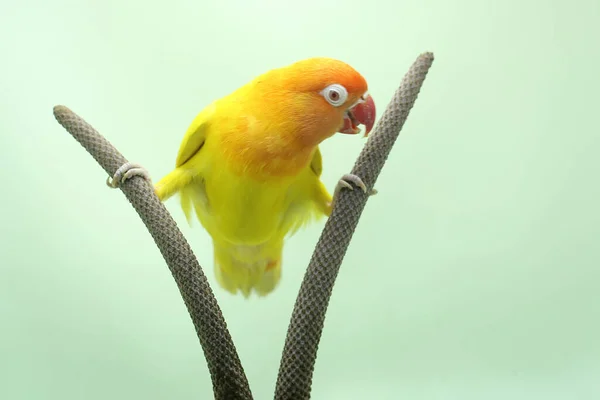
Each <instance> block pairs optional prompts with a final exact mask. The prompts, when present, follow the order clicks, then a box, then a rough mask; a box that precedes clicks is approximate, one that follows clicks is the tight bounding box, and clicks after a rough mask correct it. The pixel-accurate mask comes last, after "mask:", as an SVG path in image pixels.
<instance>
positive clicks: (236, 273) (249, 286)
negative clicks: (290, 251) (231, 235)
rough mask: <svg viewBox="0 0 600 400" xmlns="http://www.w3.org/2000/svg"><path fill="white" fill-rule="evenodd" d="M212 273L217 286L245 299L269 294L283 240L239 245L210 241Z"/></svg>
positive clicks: (274, 283)
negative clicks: (213, 271)
mask: <svg viewBox="0 0 600 400" xmlns="http://www.w3.org/2000/svg"><path fill="white" fill-rule="evenodd" d="M213 244H214V252H215V276H216V278H217V281H218V282H219V285H221V287H223V288H224V289H225V290H227V291H229V292H231V293H233V294H236V293H237V292H238V291H240V292H242V294H243V295H244V297H246V298H248V297H249V296H250V294H251V293H252V291H255V292H256V293H257V294H258V295H259V296H266V295H267V294H269V293H271V292H272V291H273V289H275V287H276V286H277V284H278V283H279V280H280V279H281V256H282V252H283V240H276V241H273V242H268V243H265V244H261V245H256V246H240V245H235V244H230V243H226V242H221V241H217V240H214V241H213Z"/></svg>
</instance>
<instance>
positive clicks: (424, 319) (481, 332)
mask: <svg viewBox="0 0 600 400" xmlns="http://www.w3.org/2000/svg"><path fill="white" fill-rule="evenodd" d="M599 43H600V2H598V1H594V0H579V1H570V2H567V1H550V2H548V1H516V0H513V1H501V2H495V1H494V2H491V1H488V2H481V1H475V0H473V1H453V2H448V1H442V0H423V1H415V0H413V1H408V2H406V1H404V2H400V1H391V0H390V1H378V0H372V1H368V2H366V1H345V2H338V1H334V0H307V1H303V2H299V3H292V2H277V1H242V0H238V1H220V2H217V1H214V2H212V3H208V2H203V1H191V0H171V1H168V2H156V3H154V2H148V1H139V0H136V1H124V2H120V1H115V0H113V1H95V2H92V1H83V2H80V1H74V0H72V1H66V0H57V1H52V2H50V1H43V0H37V1H34V0H26V1H22V2H8V1H7V0H4V1H3V2H2V4H1V5H0V72H1V74H0V107H1V108H0V110H1V111H0V152H1V153H0V162H1V163H2V168H1V169H0V182H1V183H2V186H1V188H2V199H1V200H0V202H1V203H0V210H1V212H2V223H1V225H0V233H1V235H2V236H1V237H2V246H1V247H0V324H1V325H0V398H1V399H6V400H12V399H106V398H111V399H193V398H196V399H208V398H211V397H212V388H211V383H210V379H209V375H208V370H207V367H206V363H205V359H204V356H203V353H202V351H201V348H200V346H199V344H198V340H197V338H196V336H195V332H194V329H193V327H192V324H191V321H190V318H189V316H188V314H187V311H186V309H185V307H184V305H183V302H182V300H181V298H180V295H179V292H178V289H177V287H176V285H175V283H174V281H173V278H172V277H171V275H170V272H169V270H168V268H167V267H166V265H165V263H164V261H163V259H162V258H161V256H160V253H159V252H158V250H157V248H156V247H155V245H154V243H153V241H152V239H151V237H150V235H149V234H148V233H147V231H146V229H145V227H144V225H143V224H142V222H141V221H140V219H139V218H138V216H137V214H136V213H135V211H134V210H133V209H132V208H131V206H130V205H129V203H128V202H127V201H126V199H125V198H124V196H123V195H122V194H121V193H120V191H118V190H109V189H108V188H107V187H106V185H105V184H104V180H105V178H106V175H105V173H104V172H103V170H102V169H101V168H100V167H99V166H98V165H97V164H96V162H95V161H94V160H93V159H92V158H91V157H90V156H89V155H88V154H87V153H86V152H85V151H84V150H83V149H82V148H81V147H80V146H79V144H77V142H75V141H74V140H73V138H71V137H70V136H69V135H68V133H66V132H65V131H64V130H63V128H62V127H60V126H59V125H58V124H57V123H56V121H55V120H54V118H53V116H52V107H53V106H54V105H56V104H64V105H66V106H68V107H70V108H71V109H73V110H74V111H75V112H76V113H78V114H79V115H81V116H82V117H83V118H85V119H86V120H87V121H88V122H90V123H91V124H92V125H94V126H95V127H96V128H97V129H98V130H99V131H100V132H102V133H103V134H104V135H105V136H106V137H107V138H108V139H109V140H110V141H111V142H112V143H113V144H115V146H116V147H117V148H118V149H119V150H120V151H121V152H122V153H123V154H124V155H125V156H126V157H127V158H128V159H130V160H132V161H136V162H140V163H142V164H143V165H144V166H145V167H147V168H148V170H149V171H150V172H151V174H152V176H153V178H154V179H155V180H157V179H159V178H160V177H162V176H163V175H164V174H166V173H167V172H168V171H169V170H170V168H171V167H172V165H173V162H174V158H175V155H176V152H177V149H178V146H179V142H180V139H181V137H182V135H183V133H184V131H185V130H186V128H187V126H188V124H189V123H190V122H191V120H192V118H193V117H194V116H195V114H196V113H197V112H198V111H200V110H201V109H202V108H203V107H204V106H206V105H207V104H208V103H209V102H210V101H212V100H213V99H215V98H218V97H221V96H223V95H225V94H227V93H229V92H230V91H232V90H233V89H235V88H237V87H238V86H240V85H242V84H244V83H245V82H247V81H248V80H249V79H251V78H253V77H254V76H256V75H257V74H260V73H262V72H264V71H266V70H268V69H271V68H275V67H279V66H283V65H286V64H288V63H291V62H293V61H296V60H299V59H302V58H306V57H311V56H330V57H335V58H339V59H342V60H344V61H346V62H348V63H350V64H351V65H353V66H354V67H355V68H356V69H358V70H359V71H360V72H361V73H362V74H363V75H364V76H365V77H366V78H367V79H368V81H369V86H370V93H371V94H372V95H373V97H374V99H375V101H376V102H377V104H378V107H379V115H381V112H382V111H383V109H384V108H385V105H386V103H387V102H388V101H389V100H390V98H391V96H392V94H393V92H394V90H395V89H396V88H397V86H398V84H399V83H400V81H401V79H402V77H403V75H404V73H405V72H406V71H407V70H408V68H409V66H410V64H411V63H412V62H413V61H414V60H415V58H416V57H417V56H418V55H419V54H420V53H422V52H424V51H433V52H434V53H435V57H436V60H435V62H434V64H433V67H432V69H431V70H430V73H429V76H428V77H427V80H426V81H425V84H424V86H423V90H422V91H421V94H420V97H419V99H418V100H417V102H416V105H415V108H414V109H413V111H412V112H411V114H410V116H409V118H408V122H407V123H406V125H405V127H404V130H403V132H402V135H401V137H400V139H399V140H398V142H397V143H396V146H395V148H394V149H393V151H392V154H391V155H390V158H389V161H388V162H387V164H386V166H385V168H384V170H383V172H382V174H381V175H380V178H379V180H378V181H377V184H376V187H377V188H378V189H379V191H380V193H379V194H378V195H377V196H376V197H374V198H372V199H370V201H369V202H368V204H367V207H366V209H365V212H364V214H363V217H362V219H361V221H360V224H359V227H358V229H357V232H356V234H355V236H354V239H353V241H352V243H351V246H350V249H349V251H348V253H347V255H346V258H345V261H344V264H343V266H342V269H341V273H340V275H339V277H338V281H337V283H336V286H335V290H334V293H333V298H332V300H331V304H330V307H329V312H328V315H327V319H326V325H325V330H324V334H323V339H322V341H321V345H320V351H319V356H318V359H317V364H316V370H315V376H314V385H313V398H314V399H423V400H433V399H444V400H446V399H461V400H464V399H486V400H487V399H490V400H491V399H544V400H553V399H565V400H566V399H569V400H571V399H596V398H600V378H599V377H600V306H599V305H598V303H599V298H600V294H598V293H599V290H598V288H599V285H600V262H599V261H600V248H599V247H598V237H599V235H598V234H599V233H600V228H599V226H600V211H599V210H598V208H599V204H600V189H599V183H598V182H599V179H598V173H599V172H600V160H599V159H598V149H599V145H600V139H599V133H600V129H599V128H600V124H599V123H598V115H599V114H598V108H599V105H600V100H599V97H598V96H599V95H598V93H600V78H599V71H600V45H599ZM363 145H364V140H362V139H360V138H358V137H348V136H344V135H339V136H336V137H334V138H332V139H331V140H329V141H327V142H326V143H325V144H324V145H323V146H322V150H323V154H324V163H325V165H324V168H325V170H324V178H323V179H324V181H325V183H326V185H327V186H328V187H329V188H330V189H333V187H334V186H335V183H336V181H337V179H338V178H339V177H340V176H341V175H342V174H344V173H346V172H349V171H350V168H351V167H352V165H353V163H354V160H355V158H356V156H357V155H358V154H359V152H360V150H361V148H362V146H363ZM167 207H168V209H169V210H170V211H171V212H172V214H173V215H174V217H175V218H176V220H177V222H178V224H179V225H180V227H181V229H182V231H183V232H184V234H185V235H186V237H187V238H188V240H189V241H190V243H191V244H192V247H193V249H194V251H195V252H196V254H197V256H198V258H199V259H200V261H201V263H202V265H203V266H204V271H205V272H206V273H207V276H208V279H209V281H210V283H211V285H212V287H213V289H214V290H215V294H216V296H217V298H218V300H219V303H220V305H221V307H222V309H223V312H224V315H225V317H226V320H227V322H228V325H229V328H230V330H231V334H232V336H233V339H234V341H235V343H236V346H237V348H238V351H239V353H240V357H241V359H242V362H243V364H244V367H245V369H246V372H247V374H248V379H249V381H250V384H251V387H252V390H253V393H254V395H255V397H256V398H257V399H267V398H272V396H273V390H274V386H275V377H276V374H277V370H278V365H279V360H280V355H281V350H282V347H283V343H284V339H285V332H286V328H287V325H288V322H289V318H290V314H291V310H292V306H293V303H294V300H295V297H296V295H297V292H298V288H299V286H300V282H301V279H302V276H303V273H304V269H305V267H306V265H307V264H308V261H309V259H310V255H311V252H312V250H313V247H314V245H315V244H316V242H317V240H318V237H319V234H320V230H321V229H322V227H323V224H324V221H322V222H321V223H318V224H315V225H313V226H311V227H310V228H308V229H306V230H303V231H301V232H300V233H298V234H297V235H296V236H295V237H293V238H292V239H291V240H289V241H288V244H287V247H286V250H285V255H284V257H285V261H284V268H283V279H282V282H281V285H280V286H279V287H278V289H277V290H276V291H275V292H274V293H273V294H272V295H271V296H269V297H268V298H265V299H257V298H252V299H250V300H249V301H246V300H244V299H243V298H242V297H234V296H231V295H229V294H228V293H226V292H224V291H223V290H222V289H220V288H219V287H218V286H217V285H216V282H215V279H214V275H213V271H212V248H211V245H210V241H209V237H208V235H207V234H206V233H205V232H204V230H203V229H202V228H201V227H200V225H199V223H197V222H195V223H194V224H193V226H192V227H190V226H188V225H187V223H186V221H185V218H184V216H183V213H182V212H181V209H180V208H179V204H178V201H177V200H176V199H174V200H171V201H169V202H168V203H167Z"/></svg>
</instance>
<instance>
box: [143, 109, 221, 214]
mask: <svg viewBox="0 0 600 400" xmlns="http://www.w3.org/2000/svg"><path fill="white" fill-rule="evenodd" d="M213 112H214V106H209V107H207V108H205V109H204V110H203V111H201V112H200V113H199V114H198V115H197V116H196V118H194V120H193V121H192V123H191V124H190V126H189V127H188V129H187V131H186V133H185V135H184V137H183V139H182V141H181V145H180V146H179V152H178V153H177V158H176V160H175V168H174V169H173V171H171V172H170V173H169V174H168V175H166V176H165V177H164V178H162V179H161V180H160V181H159V182H158V183H157V184H156V185H155V186H154V191H155V193H156V195H157V196H158V198H159V199H160V201H163V202H164V201H166V200H167V199H168V198H169V197H171V196H172V195H174V194H175V193H177V192H179V191H181V190H183V189H184V188H185V187H186V186H187V185H189V184H190V183H191V181H192V180H193V179H194V178H195V177H197V176H198V175H199V174H201V171H202V164H203V162H202V161H203V160H202V159H203V157H202V153H203V150H204V143H205V142H206V138H207V134H208V128H209V126H210V119H211V116H212V114H213Z"/></svg>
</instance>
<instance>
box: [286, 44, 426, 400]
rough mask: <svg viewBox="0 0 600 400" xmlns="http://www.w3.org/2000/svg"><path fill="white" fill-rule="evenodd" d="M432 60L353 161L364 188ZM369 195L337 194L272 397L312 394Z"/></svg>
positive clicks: (421, 61)
mask: <svg viewBox="0 0 600 400" xmlns="http://www.w3.org/2000/svg"><path fill="white" fill-rule="evenodd" d="M432 63H433V54H432V53H424V54H421V55H420V56H419V57H418V58H417V60H416V61H415V62H414V64H413V65H412V66H411V68H410V70H409V71H408V73H407V74H406V75H405V77H404V79H403V80H402V83H401V84H400V87H399V88H398V90H397V91H396V93H395V95H394V97H393V99H392V101H391V102H390V104H389V105H388V107H387V109H386V110H385V112H384V113H383V115H382V117H381V119H380V121H379V123H378V124H377V126H376V127H375V130H374V131H373V133H372V135H371V136H370V138H369V140H368V141H367V143H366V145H365V147H364V149H363V151H362V152H361V154H360V156H359V158H358V160H357V161H356V164H355V165H354V168H353V169H352V174H355V175H358V176H359V177H360V178H361V179H362V180H363V182H364V183H365V185H366V186H367V188H368V189H372V188H373V186H374V185H375V181H376V180H377V177H378V176H379V173H380V172H381V169H382V168H383V165H384V164H385V161H386V159H387V157H388V155H389V153H390V151H391V149H392V146H393V145H394V143H395V142H396V138H397V137H398V135H399V133H400V130H401V129H402V126H403V125H404V122H405V121H406V118H407V117H408V113H409V112H410V109H411V108H412V106H413V104H414V102H415V100H416V99H417V95H418V94H419V91H420V89H421V85H422V84H423V81H424V80H425V77H426V75H427V72H428V71H429V67H431V64H432ZM381 195H385V192H384V193H383V194H381ZM367 199H368V196H367V194H365V193H363V192H362V191H361V190H357V189H355V190H352V191H350V190H342V191H341V192H340V193H339V197H338V198H337V200H336V205H335V207H334V209H333V212H332V214H331V216H330V217H329V219H328V221H327V223H326V224H325V229H324V230H323V233H322V234H321V237H320V239H319V242H318V244H317V247H316V249H315V252H314V253H313V256H312V259H311V260H310V264H309V266H308V270H307V271H306V274H305V276H304V280H303V282H302V285H301V287H300V292H299V294H298V298H297V299H296V304H295V306H294V311H293V313H292V318H291V322H290V326H289V328H288V333H287V337H286V341H285V346H284V349H283V355H282V358H281V365H280V369H279V374H278V376H277V385H276V388H275V399H276V400H302V399H309V398H310V391H311V385H312V376H313V370H314V365H315V360H316V357H317V349H318V346H319V340H320V339H321V333H322V331H323V324H324V322H325V313H326V312H327V306H328V304H329V298H330V297H331V292H332V290H333V285H334V283H335V279H336V277H337V274H338V271H339V269H340V265H341V264H342V260H343V259H344V255H345V253H346V250H347V248H348V245H349V244H350V239H351V238H352V235H353V233H354V230H355V229H356V226H357V224H358V220H359V218H360V215H361V214H362V211H363V209H364V207H365V205H366V203H367Z"/></svg>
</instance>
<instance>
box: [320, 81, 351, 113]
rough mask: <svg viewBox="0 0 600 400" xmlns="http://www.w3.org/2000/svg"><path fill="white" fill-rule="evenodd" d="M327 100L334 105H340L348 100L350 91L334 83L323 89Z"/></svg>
mask: <svg viewBox="0 0 600 400" xmlns="http://www.w3.org/2000/svg"><path fill="white" fill-rule="evenodd" d="M321 95H323V97H325V100H327V102H328V103H329V104H331V105H332V106H334V107H339V106H341V105H342V104H344V103H345V102H346V100H348V91H347V90H346V88H345V87H343V86H342V85H340V84H337V83H334V84H333V85H329V86H327V87H326V88H325V89H323V90H322V91H321Z"/></svg>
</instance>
